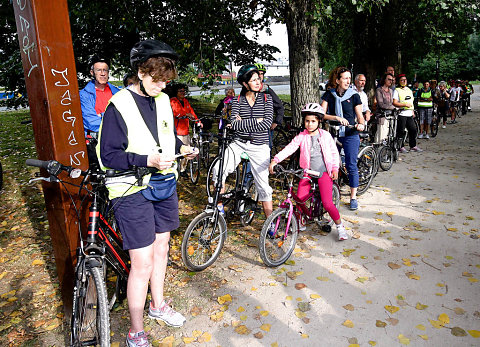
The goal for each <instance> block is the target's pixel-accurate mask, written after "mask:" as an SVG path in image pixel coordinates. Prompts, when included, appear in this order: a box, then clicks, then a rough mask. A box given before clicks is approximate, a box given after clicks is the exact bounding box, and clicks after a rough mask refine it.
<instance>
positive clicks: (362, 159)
mask: <svg viewBox="0 0 480 347" xmlns="http://www.w3.org/2000/svg"><path fill="white" fill-rule="evenodd" d="M327 122H328V124H329V129H330V133H331V134H332V137H333V140H334V141H335V143H336V144H337V147H340V148H341V147H342V144H341V142H340V141H338V135H339V132H340V123H339V122H335V121H327ZM346 127H348V128H351V129H353V128H354V127H355V126H354V125H347V126H346ZM359 136H360V137H361V138H362V137H363V138H366V137H368V136H370V135H369V134H368V132H367V131H361V132H359ZM339 152H340V165H339V167H340V168H339V170H338V180H337V184H338V186H339V187H340V188H342V187H344V186H349V179H348V173H347V169H346V167H345V165H344V162H345V155H344V154H342V151H341V150H339ZM377 167H378V164H377V153H376V152H375V148H374V147H373V145H363V146H361V147H360V148H359V151H358V155H357V168H358V189H357V195H362V194H364V193H365V192H366V191H367V190H368V188H370V186H371V184H372V182H373V179H374V177H375V175H376V170H377ZM345 194H347V193H345ZM348 194H350V193H348Z"/></svg>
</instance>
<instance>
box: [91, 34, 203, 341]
mask: <svg viewBox="0 0 480 347" xmlns="http://www.w3.org/2000/svg"><path fill="white" fill-rule="evenodd" d="M177 58H178V56H177V54H176V53H175V51H174V50H173V49H172V48H171V47H170V46H169V45H167V44H165V43H163V42H159V41H155V40H145V41H141V42H139V43H137V44H136V45H135V46H134V47H133V48H132V50H131V53H130V63H131V65H132V68H133V70H134V71H135V72H136V74H135V76H134V83H133V84H132V85H129V86H128V87H127V88H125V89H122V90H121V91H120V92H118V93H117V94H115V95H114V97H112V99H111V100H110V104H109V105H108V107H107V109H106V111H105V116H104V118H103V120H102V125H101V128H100V139H99V144H100V146H98V147H97V149H98V152H99V153H98V154H99V158H100V164H101V166H102V168H103V169H108V168H111V169H115V170H127V169H131V168H132V167H133V166H137V167H153V168H156V169H158V172H157V173H155V174H153V175H151V176H150V175H148V176H145V177H144V179H143V181H144V185H143V186H136V185H132V184H131V183H129V182H118V181H113V182H111V183H110V184H108V185H107V188H108V190H109V197H110V199H111V200H112V205H113V206H114V207H113V208H114V212H115V218H116V220H117V224H118V226H119V228H120V231H121V232H122V236H123V241H124V244H123V247H124V249H128V251H129V254H130V260H131V268H130V274H129V277H128V285H127V298H128V308H129V311H130V321H131V327H130V331H129V332H128V334H127V346H147V345H149V343H148V339H147V335H146V334H145V332H144V330H143V314H144V307H145V300H146V297H147V290H148V284H149V282H150V289H151V295H152V300H151V301H150V304H149V312H148V316H149V317H150V318H152V319H160V320H163V321H164V322H165V323H166V324H168V325H170V326H175V327H179V326H181V325H183V323H184V322H185V317H183V315H181V314H180V313H178V312H176V311H174V310H173V309H172V308H171V307H170V306H169V305H168V303H167V302H166V301H165V299H164V297H163V286H164V279H165V272H166V266H167V260H168V240H169V238H170V231H172V230H174V229H176V228H178V226H179V218H178V197H177V192H176V178H177V175H178V174H177V169H176V164H175V163H176V161H175V153H178V152H180V153H192V152H193V150H192V148H191V147H189V146H185V145H183V143H182V142H181V141H180V139H178V138H177V136H176V133H175V126H174V122H173V113H172V109H171V107H170V100H169V98H168V96H167V95H166V94H164V93H163V92H162V90H163V89H164V88H165V81H167V80H171V79H174V78H175V77H176V70H175V61H176V60H177ZM195 155H196V154H191V155H190V157H192V156H193V157H194V156H195ZM131 179H132V180H133V182H135V178H134V177H132V178H131ZM146 183H148V186H147V185H146ZM152 186H158V187H159V188H158V189H157V190H155V191H153V190H152V189H151V187H152ZM152 192H153V193H152Z"/></svg>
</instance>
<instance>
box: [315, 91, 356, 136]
mask: <svg viewBox="0 0 480 347" xmlns="http://www.w3.org/2000/svg"><path fill="white" fill-rule="evenodd" d="M322 100H325V101H326V102H327V104H328V106H327V110H326V112H327V114H330V115H337V113H336V112H335V96H333V94H332V92H331V91H330V90H327V91H326V92H325V93H324V94H323V95H322ZM361 104H362V100H361V99H360V95H359V94H358V93H355V94H353V95H352V96H351V97H350V98H349V99H347V100H344V101H342V110H343V118H345V119H346V120H348V123H349V124H350V125H355V123H356V120H357V115H356V114H355V106H357V105H361ZM356 133H357V131H356V130H355V129H349V128H347V129H346V130H345V135H347V136H348V135H354V134H356Z"/></svg>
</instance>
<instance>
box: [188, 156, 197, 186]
mask: <svg viewBox="0 0 480 347" xmlns="http://www.w3.org/2000/svg"><path fill="white" fill-rule="evenodd" d="M188 168H189V171H190V181H191V182H192V183H193V184H197V183H198V179H199V178H200V158H199V157H198V155H197V156H196V157H195V158H193V159H190V160H189V161H188Z"/></svg>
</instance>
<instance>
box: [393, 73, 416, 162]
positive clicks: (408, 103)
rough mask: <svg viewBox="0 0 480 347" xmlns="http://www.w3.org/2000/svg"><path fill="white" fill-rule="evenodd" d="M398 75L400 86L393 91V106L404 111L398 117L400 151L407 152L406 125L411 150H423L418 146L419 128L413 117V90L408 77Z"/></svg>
mask: <svg viewBox="0 0 480 347" xmlns="http://www.w3.org/2000/svg"><path fill="white" fill-rule="evenodd" d="M397 77H398V87H397V88H396V89H395V92H394V93H393V106H395V107H398V108H400V109H401V110H402V111H401V112H400V114H399V115H398V119H397V141H400V142H401V144H400V146H401V148H400V153H407V152H408V150H407V149H406V148H405V144H404V143H403V139H404V137H405V136H404V135H405V127H407V131H408V142H409V143H408V144H409V146H410V150H411V151H413V152H421V151H422V150H421V149H420V148H419V147H418V146H417V128H416V127H415V124H414V120H413V117H414V116H415V113H414V112H413V100H414V99H413V92H412V90H411V89H410V88H408V87H407V77H406V76H405V75H404V74H400V75H398V76H397Z"/></svg>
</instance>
